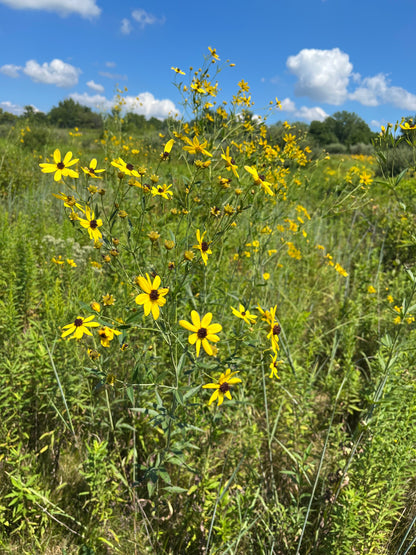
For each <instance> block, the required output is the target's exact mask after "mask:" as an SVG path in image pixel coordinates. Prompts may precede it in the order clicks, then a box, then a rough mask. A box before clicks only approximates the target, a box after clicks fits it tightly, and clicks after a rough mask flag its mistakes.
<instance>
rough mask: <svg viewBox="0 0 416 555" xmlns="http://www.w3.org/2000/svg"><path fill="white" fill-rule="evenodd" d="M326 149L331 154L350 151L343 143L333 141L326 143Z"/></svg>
mask: <svg viewBox="0 0 416 555" xmlns="http://www.w3.org/2000/svg"><path fill="white" fill-rule="evenodd" d="M325 150H326V151H327V152H329V153H330V154H346V153H347V152H348V148H347V147H346V146H345V145H342V144H341V143H331V144H329V145H326V147H325Z"/></svg>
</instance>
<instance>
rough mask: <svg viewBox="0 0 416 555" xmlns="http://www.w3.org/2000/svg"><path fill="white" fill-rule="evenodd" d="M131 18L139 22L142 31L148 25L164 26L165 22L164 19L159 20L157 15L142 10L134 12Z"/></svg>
mask: <svg viewBox="0 0 416 555" xmlns="http://www.w3.org/2000/svg"><path fill="white" fill-rule="evenodd" d="M131 16H132V18H133V19H134V20H135V21H137V23H138V24H139V25H140V27H141V28H142V29H144V27H146V25H154V24H155V23H160V24H163V23H164V22H165V18H164V17H163V18H161V19H158V18H157V17H156V16H155V15H153V14H151V13H148V12H146V11H145V10H142V9H138V10H134V11H133V12H132V14H131Z"/></svg>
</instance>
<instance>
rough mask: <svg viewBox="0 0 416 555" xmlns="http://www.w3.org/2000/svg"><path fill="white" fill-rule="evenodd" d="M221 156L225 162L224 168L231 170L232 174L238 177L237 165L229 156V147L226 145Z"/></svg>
mask: <svg viewBox="0 0 416 555" xmlns="http://www.w3.org/2000/svg"><path fill="white" fill-rule="evenodd" d="M221 158H222V159H223V160H225V164H226V169H227V170H228V171H232V172H233V174H234V175H235V176H236V177H237V179H238V178H239V175H238V172H237V165H236V163H235V161H234V159H233V158H232V157H231V156H230V147H229V146H227V149H226V151H225V154H221Z"/></svg>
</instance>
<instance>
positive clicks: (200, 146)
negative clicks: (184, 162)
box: [183, 136, 212, 156]
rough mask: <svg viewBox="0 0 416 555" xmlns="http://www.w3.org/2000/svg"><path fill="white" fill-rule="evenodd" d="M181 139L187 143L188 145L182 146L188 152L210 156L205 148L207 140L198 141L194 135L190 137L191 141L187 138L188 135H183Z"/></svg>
mask: <svg viewBox="0 0 416 555" xmlns="http://www.w3.org/2000/svg"><path fill="white" fill-rule="evenodd" d="M183 140H184V141H186V142H187V143H188V146H184V147H183V150H187V151H188V152H189V154H205V156H212V154H211V153H210V152H208V151H207V150H206V148H205V147H206V146H207V144H208V141H204V142H203V143H200V142H199V139H198V137H196V136H195V137H194V138H193V139H192V141H191V140H190V139H189V137H184V138H183Z"/></svg>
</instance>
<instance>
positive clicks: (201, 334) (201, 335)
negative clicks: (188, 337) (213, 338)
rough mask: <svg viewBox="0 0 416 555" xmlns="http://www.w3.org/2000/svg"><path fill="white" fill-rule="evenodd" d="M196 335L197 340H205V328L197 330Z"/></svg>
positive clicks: (206, 333)
mask: <svg viewBox="0 0 416 555" xmlns="http://www.w3.org/2000/svg"><path fill="white" fill-rule="evenodd" d="M197 335H198V339H205V338H206V336H207V335H208V332H207V330H206V328H199V330H198V333H197Z"/></svg>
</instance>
